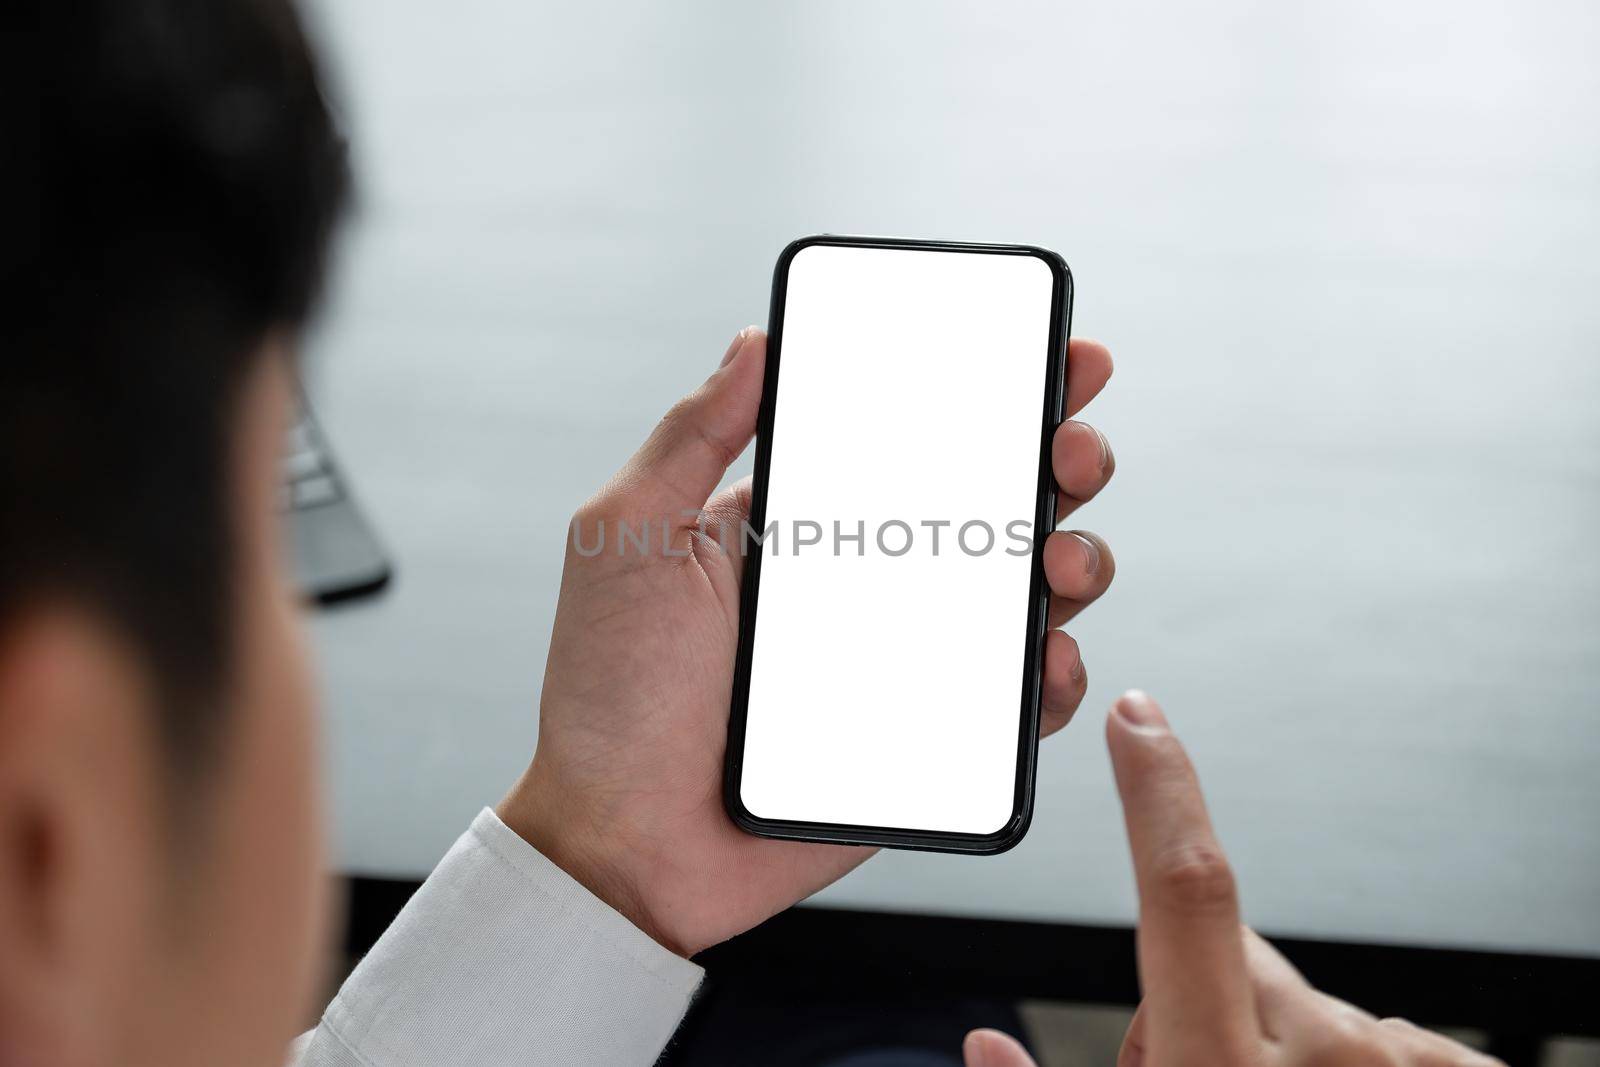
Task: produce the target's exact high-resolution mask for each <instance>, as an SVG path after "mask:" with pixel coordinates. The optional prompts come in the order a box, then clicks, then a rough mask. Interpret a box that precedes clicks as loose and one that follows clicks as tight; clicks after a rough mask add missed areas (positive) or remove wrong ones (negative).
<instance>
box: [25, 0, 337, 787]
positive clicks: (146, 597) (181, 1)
mask: <svg viewBox="0 0 1600 1067" xmlns="http://www.w3.org/2000/svg"><path fill="white" fill-rule="evenodd" d="M8 15H9V18H10V19H11V20H14V25H20V26H21V27H22V28H23V32H22V33H21V34H14V33H13V34H8V35H7V37H6V41H7V43H6V44H5V45H3V46H0V47H3V48H4V50H5V51H7V52H13V53H15V54H12V55H9V56H6V57H5V58H4V62H3V65H4V66H5V67H6V68H7V69H8V70H10V71H11V77H12V78H15V79H17V81H18V84H17V85H16V86H15V87H14V88H13V89H12V90H11V91H8V93H7V97H8V100H9V103H8V104H7V105H5V106H7V107H8V109H15V113H14V115H13V116H12V117H11V118H9V119H8V121H7V123H6V126H7V129H8V131H9V133H10V136H9V137H8V140H9V141H10V142H11V143H10V150H9V152H8V156H9V159H8V162H7V164H6V169H7V170H9V171H10V172H11V177H10V178H9V179H8V184H9V185H10V186H11V189H10V191H8V192H6V193H5V194H4V196H3V198H0V292H3V293H4V294H5V297H4V300H5V302H6V305H7V310H6V312H5V313H4V315H0V631H3V628H4V627H5V625H6V624H7V623H8V622H9V621H11V620H12V619H14V618H15V617H16V616H17V615H18V614H19V613H21V612H22V611H23V610H24V609H25V608H26V606H27V605H28V604H30V603H32V602H35V601H36V600H38V599H39V598H44V597H52V596H66V597H71V598H75V599H78V600H81V601H87V602H90V603H91V604H92V605H93V606H94V608H95V609H97V610H99V611H101V612H102V613H103V614H104V615H105V616H106V617H107V618H108V619H109V620H110V621H111V622H112V623H113V625H114V626H115V627H116V628H118V629H119V630H121V631H122V633H123V636H125V637H126V638H127V639H128V640H129V641H130V643H131V645H132V647H133V648H134V649H135V650H136V651H137V652H138V654H139V655H140V656H141V657H142V658H144V660H145V661H146V663H147V665H148V666H149V668H150V671H149V673H150V676H151V677H152V679H153V680H154V681H155V682H156V684H157V687H158V692H159V693H160V694H161V697H162V699H160V700H159V705H160V712H161V716H162V721H161V723H160V726H161V728H162V730H163V733H164V735H165V736H166V738H167V739H168V740H169V741H170V742H171V744H170V746H169V749H170V751H171V752H173V753H175V754H178V755H180V756H192V755H193V754H194V752H195V751H197V750H198V749H199V748H200V747H201V745H202V744H203V742H204V740H205V738H206V736H207V735H208V734H209V733H210V732H211V730H212V727H213V724H212V723H211V721H210V720H211V718H212V717H214V716H213V714H212V713H211V712H210V710H209V709H208V707H207V706H208V705H210V704H212V703H213V701H211V700H210V699H209V697H210V696H211V695H213V694H214V693H215V690H216V688H217V686H218V685H219V683H220V680H221V679H222V677H223V676H224V674H225V672H226V670H227V665H228V664H227V653H228V651H229V642H228V637H229V634H228V623H229V612H228V609H229V603H230V600H229V597H230V590H229V588H228V580H229V575H230V573H231V571H230V551H231V543H232V531H231V530H230V528H229V522H230V501H229V486H228V480H229V470H230V467H229V455H228V453H229V447H230V440H231V434H230V423H231V420H232V418H233V415H234V408H235V402H236V400H237V392H238V390H239V388H240V385H241V382H242V381H244V379H245V377H246V374H247V373H248V371H249V370H250V369H251V367H252V365H253V364H254V362H255V361H257V360H258V359H259V358H261V357H260V352H261V351H262V347H263V346H262V340H263V338H264V337H266V336H268V335H269V334H270V333H271V332H272V331H274V330H280V329H281V330H285V331H292V330H293V329H294V328H295V327H297V326H298V325H299V324H301V323H302V322H303V321H304V320H305V318H306V317H307V315H308V314H309V313H310V311H311V309H312V306H313V304H314V302H315V299H316V296H317V293H318V290H319V288H320V285H321V281H322V273H323V263H324V260H325V256H326V248H327V244H328V240H329V235H330V232H331V230H332V228H333V225H334V223H335V221H336V218H337V216H338V214H339V211H340V209H341V206H342V204H343V201H344V199H345V190H346V185H347V180H346V165H345V157H344V151H343V146H342V143H341V141H340V139H339V137H338V135H337V132H336V130H335V128H334V125H333V122H332V121H331V119H330V115H329V112H328V109H327V106H326V104H325V102H324V99H323V95H322V91H321V88H320V86H319V83H318V78H317V74H316V70H315V66H314V63H313V60H312V57H311V54H310V52H309V50H308V48H307V45H306V41H305V39H304V37H303V34H302V31H301V28H300V25H299V22H298V21H297V19H296V17H295V13H294V11H293V9H292V8H291V7H290V6H289V4H288V2H287V0H66V2H63V0H17V2H16V3H15V4H13V5H12V7H11V8H10V10H9V12H8Z"/></svg>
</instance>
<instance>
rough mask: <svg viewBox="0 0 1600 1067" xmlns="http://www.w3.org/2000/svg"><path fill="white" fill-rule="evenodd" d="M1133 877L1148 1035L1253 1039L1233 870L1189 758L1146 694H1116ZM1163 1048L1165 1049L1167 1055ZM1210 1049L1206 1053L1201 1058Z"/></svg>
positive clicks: (1115, 732)
mask: <svg viewBox="0 0 1600 1067" xmlns="http://www.w3.org/2000/svg"><path fill="white" fill-rule="evenodd" d="M1106 742H1107V744H1108V745H1109V746H1110V749H1111V762H1112V765H1113V767H1114V769H1115V771H1116V778H1117V791H1118V792H1119V793H1120V794H1121V795H1122V810H1123V816H1124V819H1125V821H1126V823H1127V829H1128V844H1129V846H1130V848H1131V850H1132V852H1133V870H1134V876H1135V879H1136V880H1137V882H1138V886H1139V981H1140V984H1141V986H1142V987H1143V989H1144V998H1145V1003H1146V1004H1147V1005H1148V1007H1149V1012H1148V1015H1149V1023H1148V1024H1147V1025H1148V1027H1149V1028H1150V1034H1149V1036H1148V1039H1147V1044H1148V1045H1150V1046H1151V1047H1157V1048H1159V1047H1160V1046H1161V1045H1167V1044H1168V1043H1169V1042H1173V1041H1176V1042H1177V1043H1178V1044H1179V1046H1180V1048H1181V1047H1184V1046H1189V1045H1190V1043H1191V1042H1193V1043H1194V1047H1196V1048H1201V1049H1211V1050H1213V1055H1215V1056H1216V1058H1217V1060H1218V1061H1220V1062H1231V1060H1230V1057H1229V1056H1228V1055H1225V1054H1224V1053H1231V1052H1239V1053H1243V1051H1244V1050H1245V1049H1247V1048H1250V1047H1251V1046H1252V1045H1253V1043H1254V1042H1255V1041H1256V1040H1257V1039H1258V1037H1259V1033H1258V1024H1257V1021H1256V1014H1255V1007H1254V997H1253V994H1252V991H1251V988H1250V981H1249V971H1248V969H1247V968H1246V965H1245V953H1244V940H1243V938H1242V937H1241V936H1240V924H1239V898H1238V894H1237V892H1236V890H1235V888H1234V881H1233V872H1232V870H1231V869H1230V868H1229V866H1228V860H1227V857H1226V856H1224V855H1223V852H1222V846H1221V845H1220V844H1219V843H1218V842H1217V838H1216V834H1215V833H1214V832H1213V831H1212V829H1211V819H1210V817H1209V816H1208V815H1207V814H1206V805H1205V798H1204V797H1203V796H1201V794H1200V783H1199V780H1198V779H1197V778H1196V777H1195V773H1194V766H1193V765H1192V764H1191V763H1190V762H1189V757H1188V755H1187V754H1186V753H1185V752H1184V750H1183V746H1182V745H1181V744H1179V743H1178V739H1177V738H1176V737H1174V736H1173V734H1172V731H1171V730H1170V729H1169V728H1168V726H1167V720H1166V716H1165V715H1163V714H1162V712H1161V709H1160V707H1158V706H1157V704H1156V702H1155V701H1154V700H1151V699H1150V698H1149V697H1148V696H1146V695H1145V694H1143V693H1139V692H1129V693H1126V694H1124V695H1123V696H1122V697H1121V699H1119V700H1118V701H1117V703H1116V707H1115V708H1114V709H1113V711H1112V713H1111V715H1110V716H1109V717H1108V718H1107V720H1106ZM1180 1048H1174V1047H1170V1045H1169V1047H1168V1048H1167V1049H1166V1051H1165V1053H1164V1054H1171V1055H1176V1054H1178V1053H1179V1051H1180ZM1206 1058H1210V1057H1206Z"/></svg>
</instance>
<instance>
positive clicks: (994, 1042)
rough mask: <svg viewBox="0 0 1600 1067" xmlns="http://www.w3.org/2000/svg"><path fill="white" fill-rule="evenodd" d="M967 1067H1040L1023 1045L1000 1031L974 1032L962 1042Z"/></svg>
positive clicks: (962, 1055)
mask: <svg viewBox="0 0 1600 1067" xmlns="http://www.w3.org/2000/svg"><path fill="white" fill-rule="evenodd" d="M961 1059H962V1062H963V1063H965V1064H966V1067H1038V1064H1036V1063H1034V1062H1033V1057H1032V1056H1030V1055H1028V1050H1027V1049H1025V1048H1023V1047H1022V1043H1021V1042H1020V1041H1018V1040H1017V1039H1016V1038H1014V1037H1012V1036H1011V1035H1010V1034H1006V1033H1002V1032H1000V1031H999V1030H974V1031H972V1032H971V1033H970V1034H968V1035H967V1039H966V1040H965V1041H963V1042H961Z"/></svg>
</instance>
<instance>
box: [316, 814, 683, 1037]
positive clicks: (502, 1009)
mask: <svg viewBox="0 0 1600 1067" xmlns="http://www.w3.org/2000/svg"><path fill="white" fill-rule="evenodd" d="M704 973H705V972H704V971H703V970H702V969H701V968H700V967H698V966H696V965H695V964H693V963H690V962H689V961H688V960H686V959H684V958H682V957H681V956H677V955H674V954H673V953H671V952H669V951H667V950H666V949H665V948H662V947H661V946H660V945H659V944H657V943H656V942H655V941H654V940H652V939H651V938H650V937H649V936H648V935H646V934H645V933H644V932H643V931H641V930H640V929H639V928H638V927H636V926H634V925H633V924H632V923H630V922H629V921H628V920H627V919H625V918H624V917H623V916H622V915H621V914H619V913H618V912H616V911H614V910H613V909H612V908H611V907H609V906H608V905H606V904H605V903H604V902H602V901H601V900H600V899H599V898H598V897H596V896H595V895H594V894H592V893H590V892H589V891H588V890H587V889H585V888H584V887H583V886H582V885H580V884H579V883H578V882H576V881H574V880H573V879H572V877H571V876H569V875H568V874H567V873H566V872H565V871H563V870H561V868H559V867H557V866H556V865H555V864H553V863H551V862H550V861H549V860H548V859H546V858H545V857H544V856H543V855H541V854H540V853H539V851H538V850H537V849H535V848H534V847H533V846H532V845H530V844H528V843H527V842H526V841H524V840H523V839H522V838H521V837H519V836H518V835H517V833H516V832H515V831H514V830H512V829H511V828H510V827H508V826H506V825H505V823H503V822H501V821H500V818H499V817H498V816H497V815H495V813H494V812H493V811H491V810H489V809H488V808H485V809H484V810H483V811H482V812H481V813H480V814H479V815H478V817H477V818H476V819H474V820H473V822H472V826H471V828H470V829H468V830H467V832H466V833H464V834H462V835H461V837H460V839H458V840H457V841H456V843H455V845H454V846H452V847H451V849H450V851H449V852H448V853H447V854H446V855H445V857H444V859H443V860H442V861H441V862H440V864H439V866H438V867H437V868H435V869H434V872H433V874H432V875H430V876H429V878H428V880H427V881H426V882H424V883H423V884H422V888H421V889H419V890H418V891H417V893H416V895H415V896H413V897H412V898H411V900H410V902H409V903H407V904H406V906H405V908H404V909H403V910H402V911H401V912H400V914H399V916H398V917H396V919H395V921H394V923H393V925H391V926H390V927H389V929H388V931H387V932H385V933H384V935H383V937H381V938H379V939H378V943H377V944H376V945H374V946H373V949H372V951H371V952H370V953H368V954H367V956H366V958H365V959H363V960H362V961H361V963H360V965H359V966H357V967H356V969H355V971H354V972H353V973H352V974H351V975H350V978H349V980H348V981H346V982H345V984H344V986H343V988H341V989H340V990H339V993H338V995H337V996H336V997H335V998H334V1000H333V1003H332V1004H330V1005H329V1006H328V1010H327V1012H326V1013H324V1015H323V1017H322V1025H321V1027H319V1028H318V1032H317V1033H316V1034H315V1035H314V1036H313V1037H312V1040H311V1043H310V1047H309V1048H308V1049H307V1050H306V1054H305V1056H304V1058H303V1059H302V1060H301V1061H300V1062H301V1063H303V1064H306V1065H307V1067H310V1065H312V1064H316V1063H317V1062H319V1061H318V1060H317V1058H316V1053H317V1050H318V1046H319V1045H320V1046H324V1047H325V1049H326V1054H327V1060H326V1062H327V1063H342V1062H346V1059H345V1058H344V1057H353V1058H354V1060H355V1061H356V1062H359V1063H363V1064H368V1065H371V1067H390V1065H397V1064H408V1065H411V1064H436V1063H437V1064H445V1063H474V1064H484V1065H495V1064H526V1063H536V1062H537V1063H597V1064H613V1063H614V1064H650V1063H654V1062H655V1060H656V1058H657V1057H658V1056H659V1055H660V1052H661V1050H662V1048H663V1047H664V1046H665V1045H666V1043H667V1041H668V1039H670V1038H671V1036H672V1033H673V1031H674V1030H676V1029H677V1026H678V1023H679V1021H680V1020H681V1019H682V1018H683V1014H684V1012H685V1011H687V1010H688V1007H689V1002H690V1000H691V999H692V998H693V996H694V992H695V990H696V989H697V988H698V987H699V984H700V980H701V978H702V976H703V975H704Z"/></svg>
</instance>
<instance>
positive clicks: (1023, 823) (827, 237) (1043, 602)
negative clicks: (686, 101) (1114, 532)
mask: <svg viewBox="0 0 1600 1067" xmlns="http://www.w3.org/2000/svg"><path fill="white" fill-rule="evenodd" d="M817 245H832V246H844V247H849V248H887V249H907V250H917V251H932V252H961V253H973V252H978V253H984V254H993V255H1006V256H1031V257H1034V258H1036V259H1040V260H1042V261H1043V262H1044V263H1045V264H1046V265H1047V266H1048V267H1049V268H1050V273H1051V276H1052V278H1053V283H1054V284H1053V286H1052V290H1051V303H1050V340H1049V346H1048V357H1047V358H1048V360H1049V365H1048V367H1047V369H1046V381H1045V390H1044V399H1043V414H1042V416H1041V425H1040V433H1039V477H1038V497H1037V504H1036V508H1035V514H1034V546H1033V558H1032V575H1031V578H1030V580H1029V617H1028V626H1027V644H1026V648H1025V651H1024V656H1023V677H1022V686H1021V689H1022V702H1021V704H1022V706H1021V714H1020V716H1019V723H1018V728H1017V781H1016V793H1015V798H1016V799H1015V802H1014V804H1013V808H1012V813H1011V817H1010V818H1009V819H1008V820H1007V821H1006V823H1005V825H1004V826H1002V827H1001V828H1000V829H999V830H997V831H995V832H994V833H990V834H970V833H945V832H940V831H934V830H915V829H906V828H899V827H887V826H858V825H851V824H845V823H822V822H795V821H787V820H779V819H764V818H761V817H760V816H757V815H755V814H753V813H752V812H750V811H749V809H747V808H746V807H745V805H744V801H743V799H742V798H741V796H740V786H741V782H742V774H743V769H744V736H745V720H746V717H747V715H748V712H749V697H750V666H751V655H752V652H753V650H754V647H755V646H754V639H755V625H756V609H757V605H758V602H759V598H760V588H761V561H762V558H763V557H764V555H765V552H764V550H760V549H753V550H751V551H750V552H748V553H747V555H746V558H745V562H744V580H743V587H742V588H741V590H740V607H739V647H738V653H737V657H736V659H735V661H734V674H733V695H732V706H731V708H730V711H729V715H728V747H727V752H726V755H725V758H724V768H723V802H724V805H725V806H726V808H727V810H728V814H729V816H730V817H731V818H732V819H733V821H734V823H735V824H737V825H738V826H739V827H740V828H741V829H743V830H745V831H747V832H749V833H752V834H756V835H759V836H761V837H772V838H782V839H786V840H794V841H816V842H824V843H829V844H845V845H875V846H881V847H885V848H902V849H917V850H921V851H928V852H964V853H976V854H981V855H993V854H995V853H998V852H1004V851H1005V850H1006V849H1009V848H1011V847H1012V846H1014V845H1015V844H1016V843H1017V842H1019V841H1021V840H1022V837H1023V835H1024V834H1026V833H1027V831H1028V825H1029V823H1030V822H1031V821H1032V819H1033V798H1034V784H1035V774H1036V769H1037V762H1038V747H1039V689H1040V682H1041V667H1042V664H1043V658H1044V640H1045V633H1046V629H1047V625H1048V612H1049V602H1050V590H1049V586H1048V585H1047V584H1046V582H1045V579H1044V542H1045V538H1046V537H1048V536H1049V534H1050V532H1051V531H1052V530H1053V529H1054V528H1055V515H1056V484H1055V478H1054V475H1053V474H1052V472H1051V459H1050V457H1051V445H1052V441H1053V439H1054V436H1055V431H1056V428H1057V427H1058V426H1060V424H1061V420H1062V405H1063V403H1064V401H1065V397H1066V364H1067V360H1066V353H1067V340H1068V338H1069V337H1070V336H1071V332H1072V271H1071V270H1070V269H1069V268H1068V267H1067V264H1066V262H1065V261H1064V260H1063V259H1062V258H1061V257H1060V256H1059V255H1057V254H1056V253H1055V252H1052V251H1050V250H1049V249H1046V248H1040V247H1037V246H1034V245H1014V244H981V243H971V242H961V241H925V240H913V239H907V238H898V237H849V236H837V235H833V234H819V235H813V236H810V237H802V238H799V239H798V240H795V241H792V242H790V243H789V245H788V246H787V247H786V248H784V250H783V252H782V253H781V254H780V255H779V256H778V263H777V266H776V268H775V269H774V271H773V276H772V307H771V313H770V316H769V320H768V325H767V364H766V378H765V380H764V382H763V385H762V392H761V407H760V411H759V414H758V416H757V424H756V454H755V472H754V477H753V480H752V486H751V501H750V526H751V528H752V529H755V530H764V529H766V515H767V479H768V474H769V466H770V462H771V449H772V437H773V423H774V418H775V415H776V405H777V386H778V373H779V363H780V360H781V358H782V354H783V314H784V301H785V296H786V294H787V291H788V282H789V265H790V263H791V262H792V261H793V260H794V257H795V256H796V255H798V254H799V253H800V252H801V250H803V249H806V248H810V247H813V246H817Z"/></svg>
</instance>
